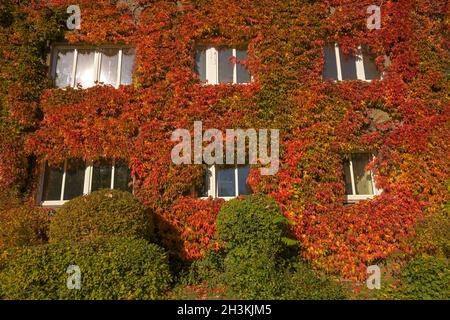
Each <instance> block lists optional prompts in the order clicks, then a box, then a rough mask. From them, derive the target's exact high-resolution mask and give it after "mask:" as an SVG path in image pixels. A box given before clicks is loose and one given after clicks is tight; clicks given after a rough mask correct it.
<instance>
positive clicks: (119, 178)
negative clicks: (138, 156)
mask: <svg viewBox="0 0 450 320" xmlns="http://www.w3.org/2000/svg"><path fill="white" fill-rule="evenodd" d="M131 182H132V180H131V171H130V169H129V168H128V165H127V163H126V162H125V161H123V160H116V162H115V165H114V189H119V190H122V191H129V192H131V191H132V185H131Z"/></svg>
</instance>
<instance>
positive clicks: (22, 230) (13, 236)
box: [0, 206, 51, 250]
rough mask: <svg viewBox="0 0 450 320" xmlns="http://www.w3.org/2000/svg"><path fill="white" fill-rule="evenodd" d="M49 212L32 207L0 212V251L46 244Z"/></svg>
mask: <svg viewBox="0 0 450 320" xmlns="http://www.w3.org/2000/svg"><path fill="white" fill-rule="evenodd" d="M50 211H51V210H48V209H42V208H35V207H33V206H20V207H15V208H11V209H9V210H5V211H0V221H1V223H0V250H1V249H6V248H12V247H22V246H33V245H39V244H44V243H46V242H47V241H48V229H49V225H50Z"/></svg>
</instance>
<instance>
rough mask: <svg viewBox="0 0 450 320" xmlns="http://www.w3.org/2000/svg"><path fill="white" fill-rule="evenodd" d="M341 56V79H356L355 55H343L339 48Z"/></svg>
mask: <svg viewBox="0 0 450 320" xmlns="http://www.w3.org/2000/svg"><path fill="white" fill-rule="evenodd" d="M339 55H340V58H341V71H342V80H356V79H357V75H356V56H351V55H345V54H343V53H342V51H341V49H339Z"/></svg>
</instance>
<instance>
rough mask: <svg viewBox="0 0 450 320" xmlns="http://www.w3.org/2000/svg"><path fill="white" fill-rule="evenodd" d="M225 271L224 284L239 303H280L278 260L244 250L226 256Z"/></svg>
mask: <svg viewBox="0 0 450 320" xmlns="http://www.w3.org/2000/svg"><path fill="white" fill-rule="evenodd" d="M224 271H225V273H224V278H223V281H224V284H226V286H227V287H228V288H229V290H230V293H231V295H232V296H235V297H237V298H239V299H251V300H255V299H279V298H280V296H281V294H282V292H283V289H284V287H285V280H286V279H285V278H284V275H283V274H282V273H281V272H280V266H279V265H278V264H277V259H274V258H273V257H272V256H269V255H267V254H265V253H262V254H258V253H257V252H256V251H253V250H249V249H248V248H246V247H245V246H244V247H240V248H235V249H232V250H230V251H229V252H228V254H227V256H226V258H225V261H224Z"/></svg>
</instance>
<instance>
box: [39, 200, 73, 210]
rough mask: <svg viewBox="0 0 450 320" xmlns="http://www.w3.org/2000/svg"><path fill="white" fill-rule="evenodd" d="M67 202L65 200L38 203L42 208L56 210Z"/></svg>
mask: <svg viewBox="0 0 450 320" xmlns="http://www.w3.org/2000/svg"><path fill="white" fill-rule="evenodd" d="M67 201H69V200H65V201H42V202H40V206H41V207H43V208H52V209H57V208H60V207H62V206H63V205H64V204H65V203H66V202H67Z"/></svg>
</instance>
